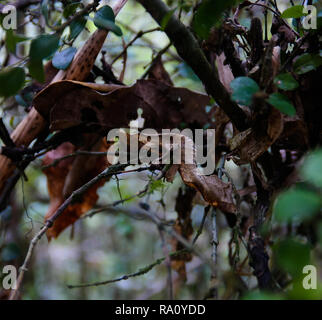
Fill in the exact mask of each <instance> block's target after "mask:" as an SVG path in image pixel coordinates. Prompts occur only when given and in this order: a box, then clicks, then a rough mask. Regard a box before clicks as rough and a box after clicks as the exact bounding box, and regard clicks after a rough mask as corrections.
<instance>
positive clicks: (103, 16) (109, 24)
mask: <svg viewBox="0 0 322 320" xmlns="http://www.w3.org/2000/svg"><path fill="white" fill-rule="evenodd" d="M93 22H94V24H95V26H96V27H97V28H100V29H107V30H110V31H112V32H113V33H115V34H116V35H117V36H121V35H122V30H121V28H120V27H119V26H117V25H116V24H115V16H114V12H113V9H112V8H111V7H110V6H104V7H102V8H100V9H99V10H98V11H97V12H96V14H95V16H94V19H93Z"/></svg>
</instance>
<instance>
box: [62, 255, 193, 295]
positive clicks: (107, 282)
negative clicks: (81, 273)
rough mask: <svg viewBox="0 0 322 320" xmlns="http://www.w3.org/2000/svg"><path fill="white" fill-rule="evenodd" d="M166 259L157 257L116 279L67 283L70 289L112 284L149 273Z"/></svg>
mask: <svg viewBox="0 0 322 320" xmlns="http://www.w3.org/2000/svg"><path fill="white" fill-rule="evenodd" d="M186 251H187V250H186V249H182V250H179V251H176V252H171V253H170V254H169V256H170V257H176V256H178V255H180V254H182V253H183V252H186ZM164 260H166V257H162V258H160V259H157V260H156V261H155V262H153V263H151V264H149V265H148V266H145V267H143V268H140V269H139V270H138V271H137V272H134V273H130V274H126V275H124V276H122V277H120V278H116V279H112V280H105V281H98V282H93V283H84V284H77V285H67V287H68V288H69V289H74V288H84V287H96V286H102V285H105V284H110V283H114V282H119V281H122V280H127V279H129V278H134V277H138V276H142V275H144V274H146V273H148V272H149V271H151V270H152V269H153V268H154V267H156V266H157V265H160V264H161V263H162V262H163V261H164Z"/></svg>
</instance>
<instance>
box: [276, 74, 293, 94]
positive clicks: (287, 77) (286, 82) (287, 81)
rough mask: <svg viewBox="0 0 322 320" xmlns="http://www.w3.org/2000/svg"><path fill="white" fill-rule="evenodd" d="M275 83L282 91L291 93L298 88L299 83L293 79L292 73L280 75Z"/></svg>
mask: <svg viewBox="0 0 322 320" xmlns="http://www.w3.org/2000/svg"><path fill="white" fill-rule="evenodd" d="M274 83H275V84H276V86H277V87H278V88H280V89H282V90H285V91H289V90H294V89H296V88H298V86H299V84H298V82H297V81H296V80H295V79H294V78H293V76H292V75H291V74H290V73H282V74H279V75H278V76H277V77H276V78H275V79H274Z"/></svg>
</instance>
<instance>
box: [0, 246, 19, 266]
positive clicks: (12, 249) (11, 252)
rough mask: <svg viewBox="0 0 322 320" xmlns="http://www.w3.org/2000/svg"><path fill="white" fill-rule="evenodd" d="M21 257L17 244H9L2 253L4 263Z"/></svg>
mask: <svg viewBox="0 0 322 320" xmlns="http://www.w3.org/2000/svg"><path fill="white" fill-rule="evenodd" d="M19 256H20V249H19V247H18V246H17V245H16V244H15V243H9V244H8V245H6V246H5V247H4V248H3V249H2V251H1V259H2V260H3V261H6V262H7V261H12V260H15V259H17V258H19Z"/></svg>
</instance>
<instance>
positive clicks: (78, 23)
mask: <svg viewBox="0 0 322 320" xmlns="http://www.w3.org/2000/svg"><path fill="white" fill-rule="evenodd" d="M86 22H87V19H86V18H85V16H84V17H79V18H77V19H75V20H74V21H73V22H72V23H71V24H70V26H69V29H70V33H69V40H72V39H75V38H76V37H77V36H78V35H79V34H80V33H81V32H82V31H83V30H84V28H85V25H86Z"/></svg>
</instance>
